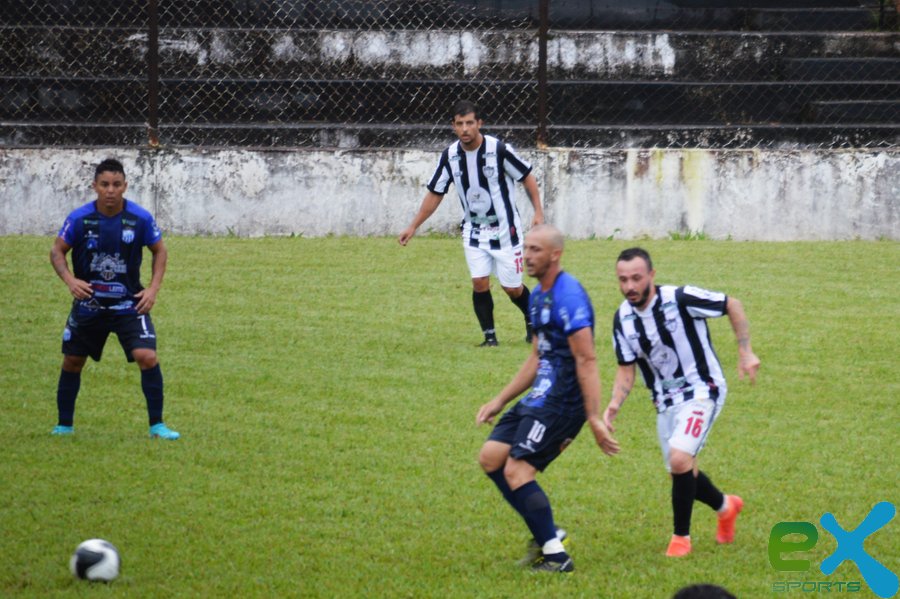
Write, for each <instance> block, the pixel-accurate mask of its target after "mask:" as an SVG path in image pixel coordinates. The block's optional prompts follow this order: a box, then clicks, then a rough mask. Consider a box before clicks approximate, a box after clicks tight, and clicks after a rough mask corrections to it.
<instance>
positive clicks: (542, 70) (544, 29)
mask: <svg viewBox="0 0 900 599" xmlns="http://www.w3.org/2000/svg"><path fill="white" fill-rule="evenodd" d="M539 18H540V25H539V26H538V72H537V76H538V107H537V147H538V148H546V147H547V38H548V32H549V29H550V0H540V8H539Z"/></svg>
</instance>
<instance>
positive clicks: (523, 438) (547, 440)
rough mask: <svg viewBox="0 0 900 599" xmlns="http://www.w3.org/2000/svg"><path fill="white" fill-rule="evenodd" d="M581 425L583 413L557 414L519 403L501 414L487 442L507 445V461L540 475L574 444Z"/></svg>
mask: <svg viewBox="0 0 900 599" xmlns="http://www.w3.org/2000/svg"><path fill="white" fill-rule="evenodd" d="M584 422H585V418H584V413H583V412H582V413H580V414H578V415H571V414H558V413H556V412H551V411H549V410H540V409H535V408H527V407H525V406H523V405H522V402H519V403H517V404H516V405H514V406H513V407H512V408H510V409H509V410H507V411H506V413H505V414H503V416H502V417H501V418H500V421H499V422H498V423H497V426H495V427H494V430H492V431H491V434H490V436H489V437H488V439H489V440H490V441H499V442H500V443H505V444H507V445H509V446H510V449H509V455H510V456H511V457H513V458H515V459H517V460H523V461H525V462H528V463H529V464H531V465H532V466H534V467H535V468H537V469H538V470H539V471H541V472H543V471H544V469H545V468H546V467H547V466H549V465H550V462H552V461H553V460H555V459H556V458H557V457H559V454H561V453H562V452H563V451H564V450H565V449H566V447H568V446H569V444H570V443H572V441H574V440H575V437H577V436H578V433H579V431H581V427H582V426H583V425H584Z"/></svg>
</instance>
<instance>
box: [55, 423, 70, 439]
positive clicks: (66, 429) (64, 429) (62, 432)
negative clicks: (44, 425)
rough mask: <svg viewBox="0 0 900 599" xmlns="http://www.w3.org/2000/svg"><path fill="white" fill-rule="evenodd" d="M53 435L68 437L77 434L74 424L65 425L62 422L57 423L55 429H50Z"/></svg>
mask: <svg viewBox="0 0 900 599" xmlns="http://www.w3.org/2000/svg"><path fill="white" fill-rule="evenodd" d="M50 434H51V435H56V436H57V437H66V436H70V435H74V434H75V427H74V426H63V425H61V424H57V425H56V426H54V427H53V430H52V431H50Z"/></svg>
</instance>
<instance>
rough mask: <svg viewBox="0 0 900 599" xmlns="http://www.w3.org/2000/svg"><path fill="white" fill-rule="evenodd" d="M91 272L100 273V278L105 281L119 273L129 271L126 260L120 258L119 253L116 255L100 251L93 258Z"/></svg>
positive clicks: (110, 279)
mask: <svg viewBox="0 0 900 599" xmlns="http://www.w3.org/2000/svg"><path fill="white" fill-rule="evenodd" d="M91 272H96V273H100V278H101V279H103V280H104V281H112V280H113V279H114V278H116V275H117V274H124V273H126V272H128V267H127V266H126V265H125V262H124V261H123V260H122V259H121V258H119V253H118V252H116V253H115V254H114V255H112V256H110V255H109V254H105V253H100V254H97V255H96V256H94V259H93V260H91Z"/></svg>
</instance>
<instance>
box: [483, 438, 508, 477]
mask: <svg viewBox="0 0 900 599" xmlns="http://www.w3.org/2000/svg"><path fill="white" fill-rule="evenodd" d="M505 462H506V456H505V455H504V454H502V453H500V452H498V451H497V450H496V449H495V448H493V447H491V446H489V445H488V444H485V445H483V446H482V447H481V451H480V452H478V464H479V465H480V466H481V468H482V470H484V471H485V472H496V471H497V470H499V469H500V468H502V467H503V464H504V463H505Z"/></svg>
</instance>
